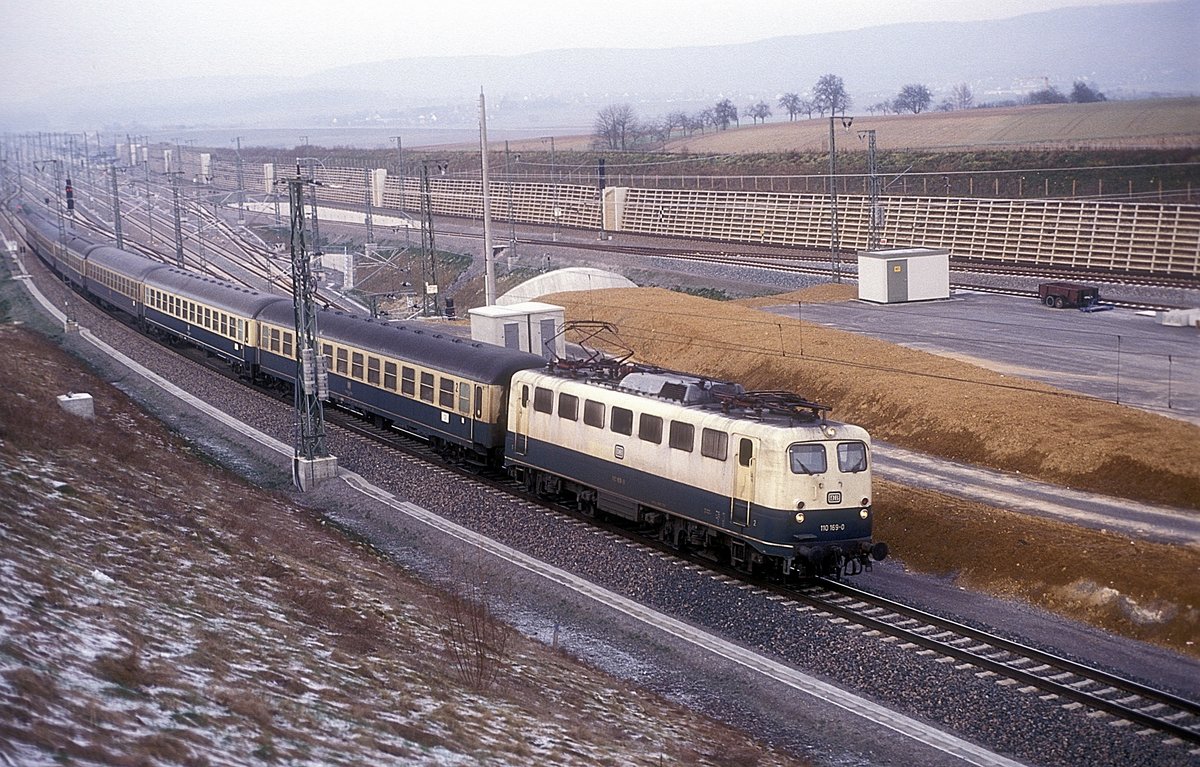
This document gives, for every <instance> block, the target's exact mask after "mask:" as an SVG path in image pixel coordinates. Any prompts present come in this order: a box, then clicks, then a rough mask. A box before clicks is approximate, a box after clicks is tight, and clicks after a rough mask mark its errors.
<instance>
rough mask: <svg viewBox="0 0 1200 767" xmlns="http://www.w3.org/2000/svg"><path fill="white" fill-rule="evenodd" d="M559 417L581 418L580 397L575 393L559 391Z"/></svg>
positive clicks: (571, 419)
mask: <svg viewBox="0 0 1200 767" xmlns="http://www.w3.org/2000/svg"><path fill="white" fill-rule="evenodd" d="M558 417H559V418H565V419H567V420H568V421H578V420H579V398H578V397H576V396H575V395H574V394H567V393H566V392H559V394H558Z"/></svg>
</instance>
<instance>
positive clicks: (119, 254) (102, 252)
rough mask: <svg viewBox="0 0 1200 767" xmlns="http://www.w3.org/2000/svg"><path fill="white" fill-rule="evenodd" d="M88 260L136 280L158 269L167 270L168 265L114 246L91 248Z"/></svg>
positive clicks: (88, 251)
mask: <svg viewBox="0 0 1200 767" xmlns="http://www.w3.org/2000/svg"><path fill="white" fill-rule="evenodd" d="M87 258H88V261H90V262H92V263H95V264H99V265H100V266H104V267H108V268H109V269H112V270H114V271H117V272H120V273H121V274H124V275H125V276H126V277H131V278H133V279H135V280H141V279H143V278H145V276H146V275H147V274H149V273H150V272H152V271H154V270H156V269H166V268H167V265H166V264H164V263H162V262H160V261H152V260H150V259H148V258H146V257H145V256H139V255H138V254H136V253H130V252H129V251H127V250H121V249H120V248H116V247H113V246H112V245H93V246H91V247H90V248H88V249H87Z"/></svg>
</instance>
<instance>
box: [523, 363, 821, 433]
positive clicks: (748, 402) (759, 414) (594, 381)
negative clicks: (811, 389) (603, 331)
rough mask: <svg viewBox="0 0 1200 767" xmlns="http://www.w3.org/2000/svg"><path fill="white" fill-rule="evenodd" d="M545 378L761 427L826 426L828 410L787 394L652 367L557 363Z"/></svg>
mask: <svg viewBox="0 0 1200 767" xmlns="http://www.w3.org/2000/svg"><path fill="white" fill-rule="evenodd" d="M546 373H547V374H548V375H552V376H555V377H558V378H566V379H575V380H580V381H581V382H584V383H587V384H588V385H592V386H602V387H604V388H606V389H612V390H615V391H620V392H625V393H627V394H633V395H636V396H639V397H647V398H651V399H657V400H666V401H671V402H676V403H678V404H679V405H682V406H684V407H694V408H698V409H703V410H710V411H714V412H715V411H719V412H722V413H725V414H727V415H730V416H732V417H734V418H750V419H754V420H758V421H764V422H779V423H796V422H797V421H801V422H816V421H824V419H825V416H824V414H825V413H826V412H828V411H829V406H828V405H821V404H818V403H816V402H810V401H808V400H806V399H804V398H802V397H800V396H799V395H797V394H794V393H792V392H786V391H746V389H745V388H744V387H743V386H742V385H741V384H738V383H733V382H730V381H721V380H717V379H713V378H708V377H705V376H700V375H696V374H693V373H683V372H680V371H676V370H668V369H665V368H659V367H656V366H653V365H640V364H628V363H620V362H616V361H596V360H591V361H589V362H586V363H583V364H580V365H572V364H571V363H569V362H568V363H565V364H564V363H563V362H562V361H560V362H559V363H558V364H557V365H556V366H555V367H554V368H553V369H551V370H547V371H546Z"/></svg>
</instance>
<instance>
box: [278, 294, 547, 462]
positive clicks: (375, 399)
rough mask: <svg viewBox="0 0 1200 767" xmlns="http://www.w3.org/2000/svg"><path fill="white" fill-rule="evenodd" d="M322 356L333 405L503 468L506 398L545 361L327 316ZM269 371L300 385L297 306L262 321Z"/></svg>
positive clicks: (320, 327) (320, 323)
mask: <svg viewBox="0 0 1200 767" xmlns="http://www.w3.org/2000/svg"><path fill="white" fill-rule="evenodd" d="M316 319H317V333H318V338H319V341H320V347H321V348H320V352H321V355H322V356H323V357H324V358H325V365H326V369H327V370H328V373H329V399H330V400H331V401H333V402H336V403H337V404H339V405H342V406H344V407H349V408H351V409H354V410H358V411H360V412H363V413H367V414H370V415H372V416H375V417H377V418H379V419H382V420H383V421H384V423H385V424H387V425H395V426H397V427H398V428H401V429H403V430H405V431H408V432H411V433H414V434H417V435H419V436H421V437H424V438H426V439H428V440H430V441H431V442H432V443H433V444H434V445H435V446H437V447H439V448H440V449H442V450H444V451H450V452H463V453H467V454H476V455H478V456H479V457H480V458H481V459H484V460H490V461H495V462H496V464H497V465H498V463H499V459H500V456H501V454H502V452H503V448H504V435H505V428H504V423H505V413H506V407H507V397H506V392H507V390H508V381H509V379H510V377H511V376H512V375H513V373H515V372H516V371H518V370H523V369H527V368H532V367H544V366H545V364H546V361H545V360H544V359H542V358H541V357H537V356H535V355H532V354H528V353H525V352H521V351H515V350H512V349H505V348H503V347H499V346H493V345H491V344H485V343H480V342H477V341H472V340H470V339H464V338H459V337H457V336H450V335H445V334H442V333H438V332H435V331H431V330H427V329H418V328H413V327H409V326H404V325H400V326H394V325H388V324H387V323H383V322H377V321H375V320H371V319H365V318H362V317H357V316H355V315H349V314H344V313H342V312H334V311H322V312H318V314H317V318H316ZM258 320H259V325H260V330H259V341H258V345H259V365H260V369H261V372H262V373H264V374H266V375H269V376H273V377H275V378H279V379H281V380H285V381H289V382H291V383H293V385H294V383H295V377H296V361H295V351H294V348H295V347H294V343H295V341H294V331H293V328H294V326H295V319H294V314H293V308H292V305H291V302H287V301H285V302H281V303H277V304H272V305H270V306H268V307H266V308H264V310H263V311H262V313H261V314H260V315H258Z"/></svg>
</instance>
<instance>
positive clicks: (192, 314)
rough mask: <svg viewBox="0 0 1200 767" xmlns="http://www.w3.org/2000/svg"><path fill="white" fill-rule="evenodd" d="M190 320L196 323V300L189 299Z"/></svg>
mask: <svg viewBox="0 0 1200 767" xmlns="http://www.w3.org/2000/svg"><path fill="white" fill-rule="evenodd" d="M188 322H190V323H192V324H193V325H195V324H196V302H195V301H188Z"/></svg>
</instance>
